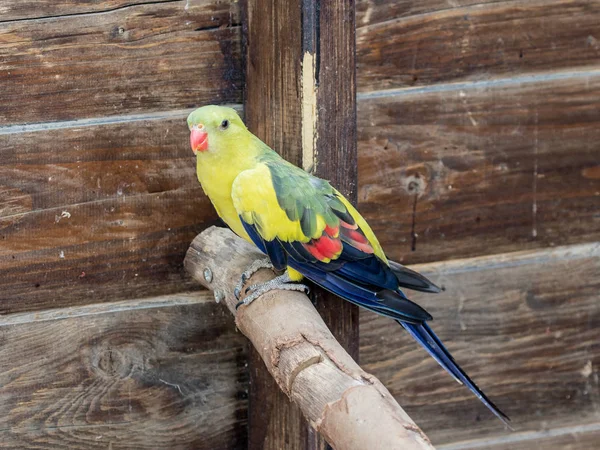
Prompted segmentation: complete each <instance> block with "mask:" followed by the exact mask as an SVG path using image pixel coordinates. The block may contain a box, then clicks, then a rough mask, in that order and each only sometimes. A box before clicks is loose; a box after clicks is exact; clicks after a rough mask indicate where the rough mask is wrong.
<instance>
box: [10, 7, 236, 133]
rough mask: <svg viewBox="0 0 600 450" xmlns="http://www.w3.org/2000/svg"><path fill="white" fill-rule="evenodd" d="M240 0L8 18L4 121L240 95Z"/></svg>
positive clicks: (66, 116) (74, 115)
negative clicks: (29, 18) (60, 15)
mask: <svg viewBox="0 0 600 450" xmlns="http://www.w3.org/2000/svg"><path fill="white" fill-rule="evenodd" d="M238 9H239V8H238V7H237V4H236V3H230V2H217V1H211V0H206V1H191V0H190V1H183V0H182V1H178V2H162V3H154V4H144V5H137V6H131V7H128V8H121V9H117V10H115V11H112V12H106V13H98V14H83V15H75V16H67V17H57V18H50V19H44V20H26V21H17V22H6V23H0V61H2V63H1V65H0V91H1V92H2V105H0V125H7V124H15V123H30V122H47V121H57V120H71V119H75V118H82V117H99V116H104V115H119V114H126V113H132V112H140V111H166V110H170V109H181V108H188V107H192V106H196V105H202V104H206V103H227V102H237V103H239V102H240V101H241V84H242V76H241V74H242V72H241V65H240V27H239V26H236V25H237V24H238V23H239V14H238Z"/></svg>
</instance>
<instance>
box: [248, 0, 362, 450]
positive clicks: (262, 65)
mask: <svg viewBox="0 0 600 450" xmlns="http://www.w3.org/2000/svg"><path fill="white" fill-rule="evenodd" d="M246 4H247V8H246V14H247V21H246V23H247V30H246V31H247V35H246V39H247V48H246V51H245V55H246V64H247V66H246V67H247V72H246V88H247V89H246V102H245V111H246V117H247V124H248V126H249V129H250V130H251V131H252V132H254V133H255V134H256V135H257V136H258V137H260V138H261V139H263V140H264V141H265V142H266V143H267V144H269V145H270V146H271V147H272V148H274V149H275V150H276V151H278V152H280V153H281V154H282V155H283V156H284V157H285V158H286V159H287V160H289V161H291V162H292V163H294V164H296V165H298V166H303V167H304V168H305V169H312V170H314V171H315V172H316V174H318V175H319V176H321V177H325V178H328V179H330V180H331V181H332V182H333V184H334V185H336V186H337V187H338V188H339V189H340V190H341V191H342V192H343V193H344V194H346V195H349V198H350V199H351V200H353V199H354V198H355V196H356V109H355V92H356V88H355V83H356V80H355V59H354V52H355V27H354V2H353V1H350V2H309V1H301V0H298V1H293V2H272V1H266V0H248V1H247V2H246ZM282 24H283V25H282ZM314 298H315V299H316V302H317V307H318V309H319V312H320V313H321V314H322V315H323V317H324V319H325V322H326V323H327V325H328V326H329V327H330V328H331V330H332V332H333V334H334V335H335V337H336V338H337V339H338V340H339V341H340V343H341V344H342V345H343V346H344V347H345V348H346V349H347V350H349V352H350V354H352V355H353V356H354V357H356V356H357V342H358V312H357V309H356V307H354V306H352V305H350V304H348V303H346V302H343V301H342V300H340V299H338V298H334V297H333V296H331V295H328V294H327V295H326V294H324V293H323V292H317V293H316V294H315V297H314ZM250 363H251V364H250V366H251V372H250V373H251V386H252V389H251V391H250V413H249V417H250V423H249V447H250V448H256V449H259V448H260V449H262V448H271V449H279V448H290V449H303V448H325V445H326V444H325V442H323V440H322V439H320V438H319V437H318V436H315V435H314V434H313V431H312V430H311V429H310V428H309V427H308V426H307V425H306V424H305V422H304V420H302V418H301V417H300V413H299V411H298V409H297V408H294V407H291V405H290V404H289V401H288V400H287V399H286V398H285V397H284V396H283V395H282V394H281V393H280V392H279V391H278V389H277V387H276V386H275V384H274V383H273V381H272V380H271V378H270V375H269V374H268V373H267V371H266V370H265V369H264V367H263V363H262V361H260V359H259V358H258V356H257V355H256V354H255V353H253V356H251V360H250Z"/></svg>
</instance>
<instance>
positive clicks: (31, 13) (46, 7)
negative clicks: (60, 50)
mask: <svg viewBox="0 0 600 450" xmlns="http://www.w3.org/2000/svg"><path fill="white" fill-rule="evenodd" d="M168 1H169V0H165V1H163V2H162V3H167V2H168ZM170 1H173V0H170ZM144 3H161V2H160V1H158V2H157V1H156V0H99V1H93V2H90V1H85V2H82V1H78V0H63V1H60V2H56V1H54V0H24V1H21V2H14V1H12V0H0V13H1V14H2V16H0V18H1V20H0V23H1V22H8V21H17V20H28V19H29V20H31V19H39V18H50V17H57V16H62V15H79V14H90V13H104V12H107V11H112V10H115V9H119V8H128V7H131V6H134V5H142V4H144Z"/></svg>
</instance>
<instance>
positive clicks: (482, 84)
mask: <svg viewBox="0 0 600 450" xmlns="http://www.w3.org/2000/svg"><path fill="white" fill-rule="evenodd" d="M593 77H600V67H594V68H585V69H581V70H569V71H563V72H550V73H548V72H543V73H536V74H530V75H521V76H515V77H510V76H508V77H502V78H495V79H491V80H469V81H459V82H456V83H441V84H434V85H429V86H419V87H404V88H394V89H384V90H380V91H370V92H359V93H358V94H357V97H356V98H357V100H359V101H360V100H370V99H376V98H383V97H399V96H409V95H411V96H412V95H418V94H431V93H441V92H452V91H461V90H477V89H493V88H503V87H507V86H520V85H523V84H533V83H547V82H552V81H564V80H571V79H575V80H576V79H585V78H593Z"/></svg>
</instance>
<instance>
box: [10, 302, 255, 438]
mask: <svg viewBox="0 0 600 450" xmlns="http://www.w3.org/2000/svg"><path fill="white" fill-rule="evenodd" d="M112 306H113V308H112V309H113V310H112V311H111V309H110V308H109V309H106V308H105V309H101V310H100V311H95V310H94V307H82V308H79V309H78V310H77V311H74V310H71V311H70V312H71V313H73V314H75V315H77V314H79V316H77V317H71V318H63V319H60V318H59V317H60V315H61V311H56V310H55V311H47V312H44V313H42V314H40V315H39V316H38V317H36V318H34V321H33V322H30V323H21V324H12V325H10V324H6V323H4V324H0V342H1V345H0V399H1V402H0V411H1V412H2V414H0V429H1V430H2V440H1V442H0V448H39V449H58V448H65V447H68V448H70V449H106V448H111V449H133V448H136V449H167V448H168V449H191V448H194V449H229V448H242V446H243V443H244V441H245V434H246V432H245V423H246V409H245V408H246V400H245V399H246V389H247V377H246V372H245V370H244V360H245V344H244V339H243V337H242V336H241V335H240V334H239V333H237V332H236V331H235V327H234V324H233V321H232V320H230V318H229V317H228V316H229V313H228V312H226V311H225V310H224V309H223V308H222V307H220V306H218V305H216V304H215V303H214V300H213V299H212V296H211V295H208V293H199V294H178V295H174V296H170V297H166V298H165V297H162V298H154V299H148V300H144V301H141V302H137V303H135V304H134V305H132V304H127V303H125V302H124V303H117V304H113V305H112ZM45 319H48V320H45Z"/></svg>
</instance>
